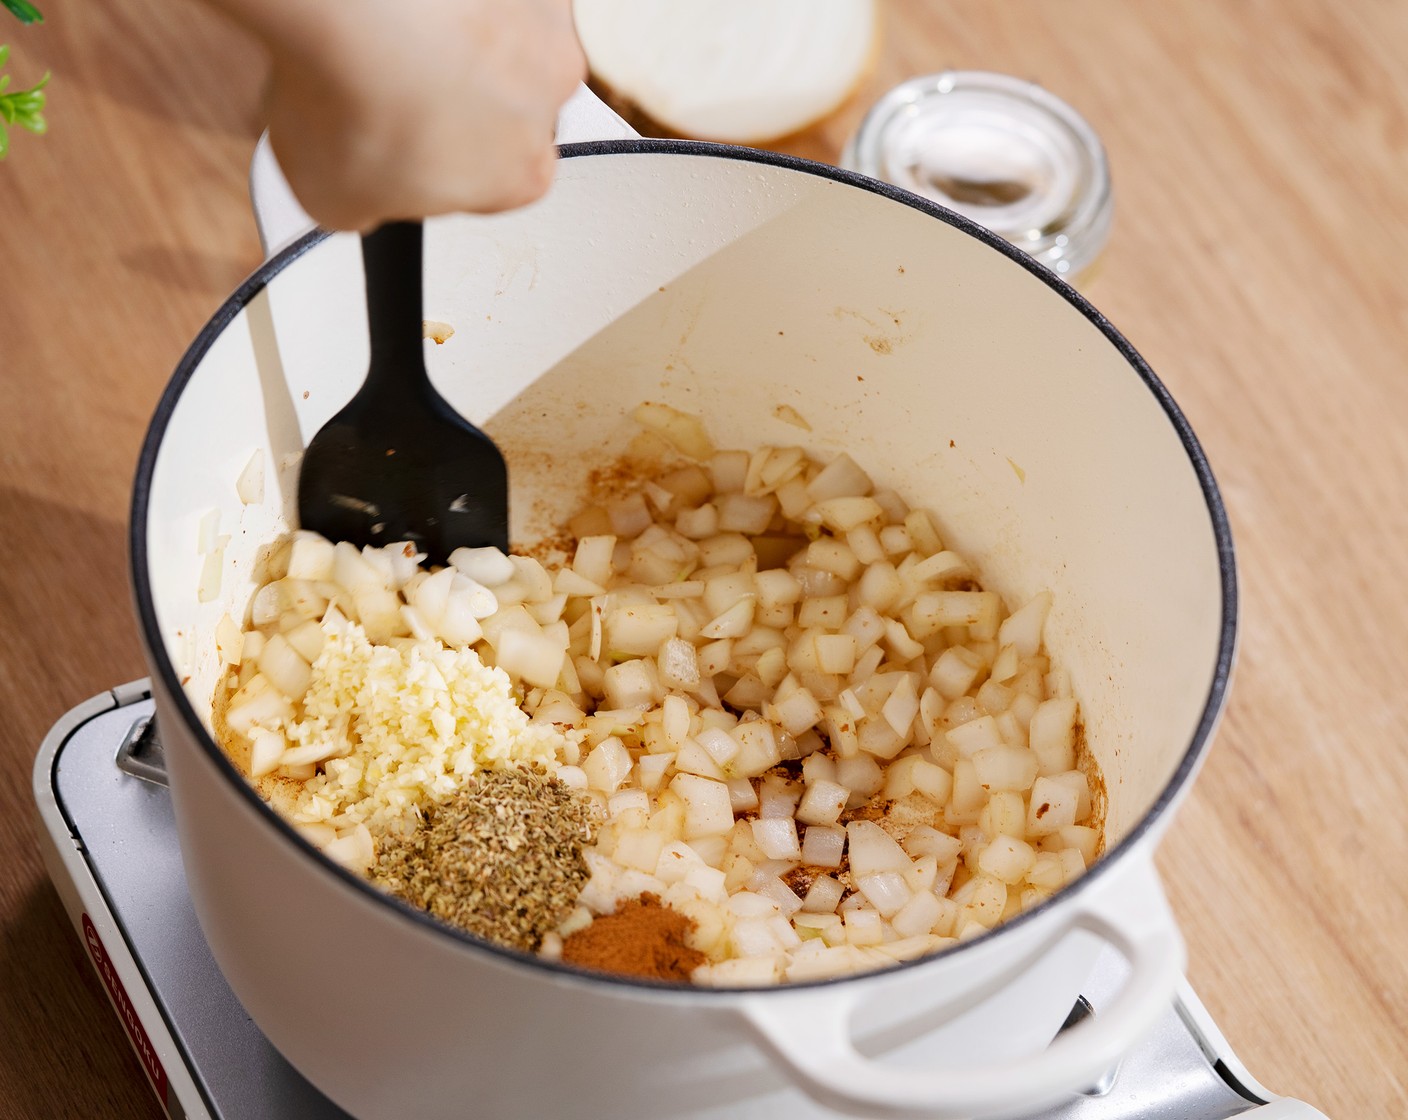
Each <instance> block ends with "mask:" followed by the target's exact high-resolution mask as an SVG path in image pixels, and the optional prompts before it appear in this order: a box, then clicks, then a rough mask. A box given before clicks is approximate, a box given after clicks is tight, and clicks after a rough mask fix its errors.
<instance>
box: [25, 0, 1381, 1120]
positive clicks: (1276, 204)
mask: <svg viewBox="0 0 1408 1120" xmlns="http://www.w3.org/2000/svg"><path fill="white" fill-rule="evenodd" d="M45 7H46V14H47V15H48V16H49V20H48V22H47V23H46V24H45V25H44V26H42V27H39V28H31V29H19V28H18V27H17V26H15V25H12V24H8V23H0V27H3V30H2V31H0V39H3V40H4V41H9V42H11V43H12V45H13V47H14V57H13V59H12V61H11V64H10V67H9V69H10V71H11V72H13V73H15V75H16V82H17V83H21V84H28V83H29V82H30V81H32V80H34V79H36V78H37V77H38V76H39V74H40V73H42V72H43V70H45V69H49V70H52V71H53V73H54V78H53V81H52V84H51V86H50V90H51V95H50V108H49V117H50V120H51V122H52V124H51V132H50V134H49V135H48V136H46V137H44V138H42V139H37V138H35V137H32V136H30V135H29V134H27V133H21V134H19V135H18V136H17V137H16V138H15V142H14V147H13V149H12V152H11V155H10V157H9V159H8V160H7V161H6V162H5V163H3V164H0V199H3V201H4V207H3V217H0V371H3V372H2V373H0V386H3V390H4V393H3V397H0V524H3V526H4V528H5V531H4V533H3V534H0V717H3V718H0V851H3V853H4V857H5V858H4V863H3V870H0V1114H3V1115H4V1116H7V1117H8V1116H15V1117H51V1116H103V1117H108V1118H113V1120H119V1118H127V1117H153V1116H156V1115H159V1110H158V1109H157V1108H156V1106H155V1104H154V1102H153V1100H152V1099H151V1097H150V1095H149V1094H148V1091H147V1089H146V1086H145V1084H144V1082H143V1080H142V1076H141V1073H140V1070H139V1068H138V1066H137V1063H136V1061H135V1059H134V1058H133V1057H132V1056H131V1054H130V1053H129V1051H128V1049H127V1046H126V1043H125V1040H124V1037H123V1035H122V1032H121V1030H120V1028H119V1027H118V1025H117V1021H116V1019H115V1018H114V1017H113V1016H112V1015H111V1013H110V1012H109V1010H108V1008H107V1006H106V1002H105V999H104V997H103V994H102V990H101V987H100V985H99V984H98V982H97V981H96V979H95V978H94V976H93V975H92V973H91V971H90V970H89V969H88V967H87V964H86V959H85V957H84V954H83V951H82V949H81V947H80V946H79V944H78V942H77V939H76V938H75V937H74V935H73V934H72V932H71V930H70V929H69V927H68V924H67V921H66V918H65V917H64V915H63V912H62V910H61V908H60V906H59V904H58V902H57V898H56V896H55V895H54V893H53V891H52V888H50V887H49V885H48V884H47V881H46V880H45V877H44V873H43V869H42V867H41V864H40V860H39V856H38V853H37V849H36V845H35V839H34V825H33V823H32V807H31V796H30V792H29V770H30V766H31V763H32V760H33V756H34V752H35V750H36V748H37V746H38V743H39V741H40V740H41V738H42V737H43V735H44V733H45V731H46V730H47V729H48V727H49V726H50V725H51V724H52V723H53V721H54V720H55V719H57V717H58V716H59V715H60V714H62V712H63V711H65V710H66V709H67V708H68V707H70V706H71V705H73V704H75V703H77V702H79V701H81V700H83V699H85V698H86V697H88V696H89V695H92V694H94V693H96V692H99V691H101V690H102V689H104V688H107V687H109V686H111V685H113V684H115V683H118V682H121V681H125V680H128V679H131V678H135V677H138V676H141V675H142V674H143V672H144V669H143V666H142V661H141V658H140V654H139V650H138V645H137V638H136V633H135V628H134V626H133V624H132V622H131V617H130V609H129V595H128V590H127V575H126V567H125V541H124V526H125V521H126V514H127V501H128V492H129V485H130V479H131V475H132V471H133V467H134V464H135V459H136V454H137V448H138V445H139V443H140V440H141V437H142V434H143V431H144V428H145V424H146V421H147V419H148V417H149V415H150V412H151V409H152V407H153V405H154V403H155V400H156V398H157V396H158V394H159V392H160V389H161V387H162V385H163V383H164V381H165V379H166V377H167V376H168V375H169V372H170V371H171V369H172V368H173V367H174V365H175V363H176V361H177V359H178V358H179V356H180V354H181V352H182V350H183V349H184V347H185V346H186V344H187V343H188V341H189V340H190V339H191V338H192V337H193V336H194V334H195V332H196V331H197V330H198V329H199V327H200V325H201V324H202V323H203V322H204V320H205V319H206V318H207V317H208V316H209V314H210V313H211V312H212V311H213V310H214V309H215V308H216V307H217V306H218V304H219V302H220V301H221V300H222V299H223V297H224V296H225V294H227V293H228V291H229V290H230V289H231V288H233V287H234V286H235V284H236V283H237V282H238V281H239V279H240V278H241V277H242V276H243V275H244V274H245V273H246V272H247V271H248V270H249V269H250V268H252V267H253V266H254V265H255V264H256V263H257V261H258V256H259V252H258V246H257V242H256V239H255V235H254V229H253V224H252V222H251V220H250V217H249V213H248V203H247V199H246V193H245V174H246V167H247V162H248V158H249V154H250V149H251V147H252V144H253V140H254V137H255V135H256V133H257V131H258V127H259V125H258V120H259V91H260V86H261V83H262V78H263V62H262V59H261V56H260V54H259V52H258V51H257V49H256V48H255V47H254V46H253V45H252V44H251V43H250V42H248V41H247V40H246V39H244V38H243V37H242V36H241V35H240V34H238V33H237V32H236V31H235V30H234V29H233V28H232V27H230V26H229V25H228V24H226V23H225V22H223V21H222V20H220V19H218V18H217V17H215V16H212V15H211V14H210V13H209V12H207V11H206V10H204V9H202V8H200V7H197V6H195V5H193V4H180V3H174V4H173V3H163V2H159V0H127V2H126V3H124V4H121V5H104V4H84V5H79V4H71V3H67V4H66V3H63V2H62V0H51V3H50V4H48V5H47V6H45ZM886 21H887V22H886V43H885V49H884V52H883V54H882V56H881V58H880V60H879V62H878V65H877V68H876V72H875V73H874V75H873V76H872V78H871V79H870V81H869V82H868V83H867V85H866V86H865V87H864V88H863V89H862V90H861V91H860V92H859V94H858V96H857V97H856V99H855V100H854V101H853V102H851V103H850V104H849V105H848V106H847V107H846V108H845V109H844V110H842V111H841V112H840V113H838V114H837V116H836V117H834V118H833V119H832V120H830V121H828V122H826V123H825V124H824V125H823V126H821V127H818V128H816V129H814V130H812V131H811V132H810V133H808V134H805V135H803V136H799V137H795V138H792V139H791V140H789V141H788V142H787V143H786V144H784V145H782V147H784V148H786V149H787V150H790V151H794V152H797V153H799V154H803V155H808V156H812V157H815V158H820V159H827V160H834V159H835V158H836V157H837V154H838V152H839V150H840V146H841V144H842V143H843V142H844V140H845V139H846V137H847V136H848V135H849V134H850V133H851V131H852V130H853V129H854V127H855V125H856V123H857V122H858V120H859V117H860V115H861V114H862V112H863V111H864V109H865V107H866V106H867V105H868V104H869V103H870V102H872V101H873V100H874V98H875V97H876V96H878V95H879V94H880V93H881V92H882V91H883V90H884V89H886V88H888V86H890V85H891V84H893V83H894V82H896V81H899V80H901V79H903V78H905V77H909V76H912V75H914V74H920V73H928V72H933V71H936V70H940V69H944V68H947V67H962V68H975V69H990V70H999V71H1004V72H1007V73H1012V74H1016V75H1019V76H1023V77H1027V78H1031V79H1034V80H1037V81H1039V82H1041V83H1042V84H1043V85H1045V86H1046V87H1047V88H1049V89H1051V90H1052V91H1054V92H1056V93H1057V94H1059V95H1060V96H1062V97H1064V98H1066V99H1067V100H1069V101H1070V102H1072V103H1073V104H1074V105H1076V106H1077V107H1078V108H1079V109H1080V110H1081V112H1082V113H1084V114H1085V115H1086V116H1087V117H1088V118H1089V119H1090V121H1091V122H1092V123H1093V125H1094V126H1095V128H1096V129H1097V130H1098V131H1099V133H1100V134H1101V136H1102V138H1103V139H1104V141H1105V143H1106V146H1107V148H1108V151H1109V155H1110V161H1111V165H1112V168H1113V173H1114V179H1115V184H1116V198H1117V214H1116V221H1115V229H1114V235H1113V238H1112V241H1111V245H1110V248H1109V249H1108V251H1107V253H1106V256H1105V258H1104V261H1103V266H1102V269H1101V271H1100V274H1099V276H1098V278H1097V279H1096V280H1095V281H1094V282H1093V283H1092V285H1091V286H1090V288H1089V294H1090V295H1091V297H1092V298H1093V299H1094V301H1095V302H1096V304H1097V305H1098V306H1099V307H1100V308H1101V309H1102V310H1103V311H1105V312H1106V314H1108V315H1109V316H1110V318H1111V319H1112V320H1113V321H1114V322H1115V324H1116V325H1117V326H1118V327H1119V328H1120V329H1121V330H1122V331H1123V332H1124V333H1125V334H1126V335H1127V336H1128V337H1129V338H1130V339H1131V341H1132V342H1133V343H1134V344H1135V345H1136V346H1137V347H1138V348H1139V349H1140V351H1141V352H1142V353H1143V354H1144V356H1145V357H1146V358H1147V359H1148V360H1149V361H1150V363H1151V364H1152V365H1153V367H1154V369H1155V370H1156V371H1157V372H1158V373H1159V375H1160V377H1161V378H1162V379H1163V380H1164V381H1165V383H1166V384H1167V385H1168V386H1169V388H1170V389H1171V390H1172V392H1173V393H1174V395H1175V397H1176V398H1177V400H1178V401H1179V403H1180V404H1181V406H1182V407H1183V409H1184V411H1185V412H1186V413H1187V415H1188V417H1189V418H1190V420H1191V421H1192V423H1193V425H1194V427H1195V429H1196V430H1197V432H1198V434H1199V437H1200V438H1201V440H1202V442H1203V444H1204V447H1205V449H1206V451H1207V453H1208V456H1209V458H1210V460H1211V462H1212V465H1213V468H1214V471H1215V472H1216V474H1217V476H1218V478H1219V481H1220V483H1221V485H1222V487H1223V491H1224V495H1225V497H1226V500H1227V504H1228V507H1229V509H1230V512H1231V517H1232V521H1233V529H1234V533H1235V536H1236V543H1237V549H1238V560H1239V568H1240V581H1241V590H1242V601H1241V614H1242V634H1241V651H1240V662H1239V666H1238V670H1237V676H1236V681H1235V684H1234V687H1233V690H1232V698H1231V701H1230V704H1229V706H1228V709H1227V712H1226V718H1225V720H1224V722H1223V725H1222V727H1221V730H1220V731H1219V734H1218V736H1217V741H1216V744H1215V747H1214V749H1213V751H1212V753H1211V755H1210V758H1209V760H1208V763H1207V765H1206V767H1205V769H1204V771H1203V773H1202V774H1201V776H1200V777H1199V779H1198V782H1197V784H1196V786H1195V788H1194V792H1193V795H1192V797H1191V798H1190V800H1189V801H1188V802H1187V803H1186V804H1185V806H1184V807H1183V809H1182V810H1181V812H1180V814H1179V816H1178V819H1177V820H1176V822H1175V824H1174V827H1173V828H1172V830H1171V832H1170V834H1169V836H1168V837H1167V839H1166V841H1165V842H1164V844H1163V847H1162V849H1161V853H1160V858H1159V863H1160V867H1161V870H1162V872H1163V875H1164V878H1165V882H1166V884H1167V889H1168V893H1169V895H1170V897H1171V900H1172V902H1173V905H1174V907H1175V909H1176V911H1177V913H1178V915H1179V917H1180V920H1181V923H1182V925H1183V928H1184V931H1185V934H1186V936H1187V940H1188V943H1189V951H1190V964H1189V974H1190V977H1191V979H1192V982H1193V985H1194V987H1195V988H1196V989H1197V990H1198V992H1199V994H1200V995H1201V996H1202V998H1203V1000H1204V1001H1205V1002H1206V1004H1207V1005H1208V1007H1209V1009H1210V1011H1211V1012H1212V1014H1213V1016H1214V1018H1215V1019H1216V1020H1217V1021H1218V1023H1219V1024H1220V1026H1221V1027H1222V1028H1223V1030H1224V1032H1225V1034H1226V1036H1227V1038H1228V1039H1229V1041H1230V1042H1231V1044H1232V1046H1233V1047H1234V1049H1235V1050H1236V1051H1237V1053H1238V1054H1239V1055H1240V1056H1241V1058H1242V1059H1243V1060H1244V1061H1245V1062H1246V1063H1247V1065H1248V1066H1249V1068H1250V1069H1251V1070H1252V1072H1253V1073H1254V1074H1255V1075H1256V1076H1257V1077H1258V1078H1259V1079H1261V1080H1262V1081H1263V1082H1264V1083H1265V1084H1266V1085H1267V1086H1268V1087H1270V1088H1271V1089H1273V1090H1275V1091H1277V1092H1281V1093H1287V1094H1292V1095H1297V1096H1301V1097H1303V1098H1305V1099H1307V1100H1309V1101H1311V1102H1313V1103H1315V1104H1317V1105H1318V1106H1319V1107H1320V1108H1322V1109H1323V1110H1324V1111H1325V1112H1326V1113H1327V1114H1328V1115H1330V1116H1332V1117H1336V1118H1339V1120H1367V1118H1372V1117H1389V1116H1395V1115H1401V1114H1402V1109H1403V1104H1402V1102H1403V1100H1404V1098H1405V1096H1408V1084H1405V1082H1406V1081H1408V885H1406V884H1408V879H1406V878H1405V875H1404V873H1403V865H1404V857H1405V856H1408V814H1405V813H1404V812H1403V806H1404V804H1405V803H1408V703H1405V701H1408V685H1405V677H1406V676H1408V581H1405V579H1404V577H1403V574H1402V572H1403V568H1404V563H1405V561H1404V556H1405V554H1408V493H1405V490H1408V372H1405V368H1404V362H1405V357H1404V356H1405V353H1408V282H1406V281H1405V280H1404V275H1405V265H1404V262H1405V261H1408V207H1405V205H1404V202H1403V198H1404V188H1403V184H1404V183H1405V182H1408V5H1404V4H1401V3H1396V2H1394V0H1364V2H1362V3H1358V4H1354V5H1347V4H1339V5H1325V4H1321V3H1314V2H1311V0H1239V2H1238V3H1235V4H1232V3H1217V2H1214V0H1180V2H1178V3H1172V4H1159V5H1155V4H1153V3H1151V2H1148V0H1059V2H1058V0H1003V3H1000V4H994V3H991V2H990V0H945V2H944V3H921V2H919V0H890V3H889V5H888V7H887V9H886Z"/></svg>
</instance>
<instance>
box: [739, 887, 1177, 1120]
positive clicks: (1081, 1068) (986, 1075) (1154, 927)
mask: <svg viewBox="0 0 1408 1120" xmlns="http://www.w3.org/2000/svg"><path fill="white" fill-rule="evenodd" d="M1121 887H1122V889H1121V891H1120V892H1119V896H1118V897H1117V898H1113V899H1110V900H1108V901H1105V902H1103V903H1102V902H1101V901H1100V900H1098V899H1095V900H1091V901H1089V902H1085V903H1084V904H1083V905H1082V906H1081V909H1080V910H1079V911H1078V912H1077V913H1076V914H1075V915H1074V916H1073V917H1072V918H1071V920H1070V921H1069V923H1068V926H1067V930H1068V931H1070V930H1085V931H1087V932H1089V933H1092V934H1094V935H1095V936H1097V937H1099V938H1101V939H1102V940H1104V941H1106V942H1108V943H1109V944H1110V945H1112V946H1114V948H1115V949H1116V950H1118V952H1119V953H1120V955H1121V956H1123V957H1124V958H1125V960H1126V961H1127V962H1128V963H1129V966H1130V971H1129V977H1128V979H1127V980H1126V981H1125V984H1124V986H1123V987H1122V988H1121V989H1120V991H1119V993H1118V994H1117V995H1116V996H1115V997H1114V998H1113V1000H1111V1002H1110V1003H1109V1004H1108V1005H1107V1006H1105V1007H1102V1008H1100V1009H1099V1010H1098V1012H1097V1013H1096V1014H1094V1015H1090V1016H1087V1017H1086V1018H1085V1019H1084V1020H1083V1021H1081V1022H1080V1023H1078V1024H1077V1025H1075V1026H1073V1027H1071V1028H1070V1029H1068V1030H1065V1031H1063V1032H1062V1033H1061V1034H1059V1035H1058V1036H1057V1037H1056V1038H1055V1039H1054V1040H1053V1041H1052V1043H1051V1045H1050V1046H1048V1047H1047V1048H1046V1049H1045V1050H1043V1051H1041V1052H1040V1053H1038V1054H1032V1055H1030V1056H1027V1057H1023V1058H1018V1059H1015V1060H1013V1061H1011V1062H1000V1063H997V1064H993V1065H987V1066H983V1067H980V1068H977V1069H965V1070H959V1069H950V1070H917V1069H906V1068H901V1067H896V1066H888V1065H882V1064H880V1063H879V1062H876V1061H873V1060H871V1059H870V1058H867V1057H866V1056H864V1055H863V1054H861V1053H860V1052H859V1051H858V1050H857V1049H856V1047H855V1044H854V1042H853V1041H852V1039H851V1031H850V1019H851V1013H852V1012H853V1011H854V1009H855V1007H856V1005H857V1004H858V1003H859V1002H860V1001H861V999H862V998H863V996H862V995H852V996H850V997H849V999H848V1000H847V1001H846V1002H845V1003H844V1004H843V1005H842V1006H841V1007H840V1008H838V1007H837V1002H838V1001H837V995H838V989H836V988H830V987H828V988H824V989H821V990H817V991H811V992H798V993H796V994H795V995H792V996H787V995H785V994H784V993H777V994H776V995H773V994H771V993H770V994H769V995H768V996H767V997H765V998H757V997H755V998H753V999H752V1000H750V1001H748V1002H746V1003H745V1004H744V1005H743V1007H742V1014H743V1017H744V1019H745V1020H746V1021H747V1022H748V1024H749V1025H750V1026H751V1027H752V1029H753V1031H754V1032H755V1033H756V1034H757V1036H758V1037H759V1038H760V1040H761V1041H762V1042H763V1044H764V1045H765V1046H766V1047H767V1048H768V1049H769V1050H770V1051H771V1052H772V1053H773V1054H774V1055H776V1056H777V1057H778V1058H779V1059H781V1061H782V1062H783V1063H784V1064H785V1065H786V1066H787V1069H788V1071H789V1073H790V1074H791V1076H792V1078H793V1080H794V1081H795V1082H796V1083H797V1085H798V1086H799V1087H800V1088H802V1089H803V1090H804V1091H805V1092H807V1093H808V1094H810V1095H811V1096H812V1097H813V1098H815V1099H816V1100H818V1101H820V1102H821V1103H823V1104H825V1105H827V1106H829V1107H831V1108H835V1109H839V1110H841V1111H843V1112H847V1113H851V1114H855V1115H865V1116H884V1117H897V1118H899V1117H914V1118H920V1117H922V1118H923V1120H968V1118H969V1117H972V1116H975V1115H979V1116H983V1115H991V1114H994V1113H1003V1114H1010V1113H1024V1112H1027V1111H1033V1110H1036V1109H1039V1108H1043V1107H1046V1106H1049V1105H1051V1104H1052V1103H1054V1102H1056V1101H1058V1100H1059V1099H1060V1098H1061V1097H1063V1096H1064V1095H1066V1094H1068V1093H1073V1092H1078V1091H1079V1090H1081V1089H1082V1088H1084V1087H1086V1086H1088V1085H1092V1084H1094V1083H1095V1082H1096V1081H1097V1080H1098V1079H1099V1078H1100V1076H1101V1075H1102V1074H1104V1073H1105V1072H1106V1071H1108V1070H1109V1069H1110V1068H1111V1067H1112V1066H1113V1065H1114V1064H1115V1063H1116V1062H1117V1061H1119V1059H1120V1058H1121V1057H1122V1056H1123V1055H1124V1054H1125V1053H1126V1052H1128V1051H1129V1049H1130V1048H1131V1047H1133V1046H1134V1045H1135V1044H1136V1043H1137V1042H1138V1041H1139V1040H1140V1039H1141V1038H1142V1037H1143V1035H1144V1034H1145V1033H1146V1032H1147V1031H1148V1030H1149V1029H1150V1028H1151V1027H1152V1026H1153V1025H1154V1023H1155V1021H1156V1020H1157V1019H1158V1017H1159V1016H1160V1015H1162V1014H1163V1013H1164V1012H1166V1011H1167V1010H1168V1008H1169V1006H1170V1004H1171V1003H1172V1001H1173V998H1174V993H1175V992H1176V991H1177V989H1178V984H1179V981H1180V980H1181V978H1182V973H1183V963H1184V948H1183V939H1182V937H1181V936H1180V935H1179V933H1178V928H1177V925H1176V924H1175V922H1174V919H1173V915H1172V914H1171V913H1170V911H1169V909H1168V903H1167V901H1166V900H1165V899H1164V896H1163V891H1162V889H1161V888H1160V886H1159V882H1158V879H1157V877H1156V876H1155V874H1154V871H1153V868H1152V867H1150V868H1149V869H1148V870H1147V872H1146V873H1145V874H1143V875H1138V876H1136V875H1128V876H1122V877H1121ZM1125 888H1127V889H1125ZM1131 894H1134V895H1136V896H1137V897H1131Z"/></svg>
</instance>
